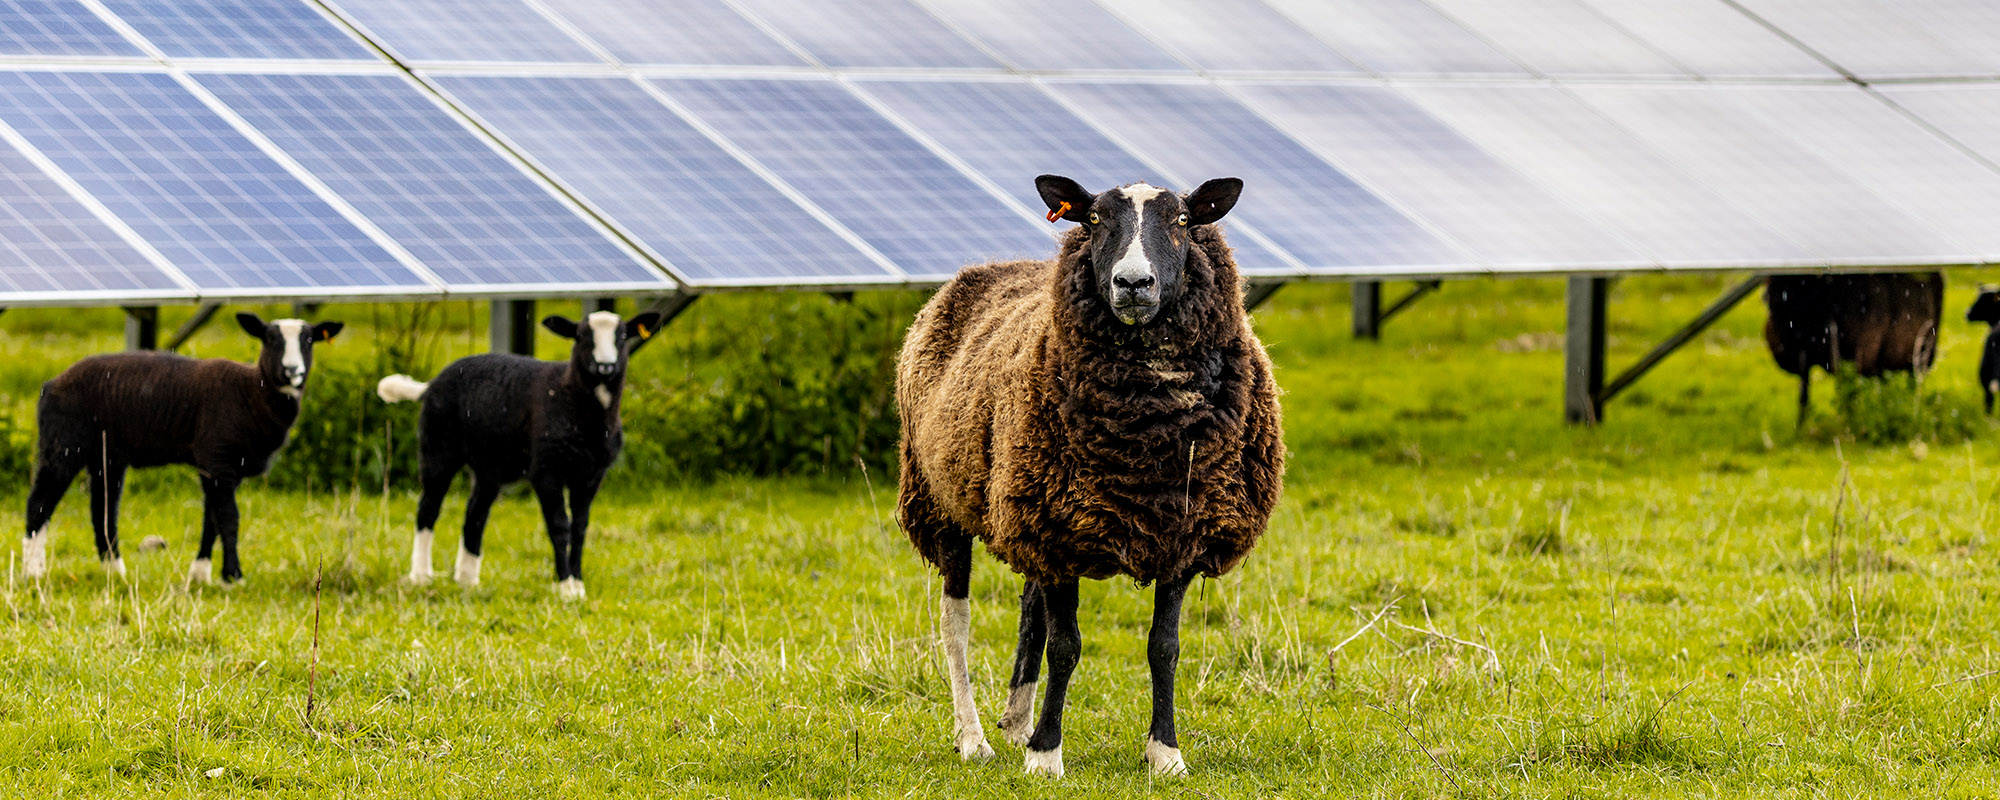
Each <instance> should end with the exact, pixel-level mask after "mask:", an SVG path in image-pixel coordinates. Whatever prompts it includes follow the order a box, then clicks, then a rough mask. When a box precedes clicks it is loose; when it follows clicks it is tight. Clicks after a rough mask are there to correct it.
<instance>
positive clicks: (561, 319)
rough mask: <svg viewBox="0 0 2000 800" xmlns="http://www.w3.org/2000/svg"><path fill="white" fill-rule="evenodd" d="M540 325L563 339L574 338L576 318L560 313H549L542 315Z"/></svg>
mask: <svg viewBox="0 0 2000 800" xmlns="http://www.w3.org/2000/svg"><path fill="white" fill-rule="evenodd" d="M542 327H544V328H548V329H549V332H550V333H553V334H555V335H557V336H561V337H563V338H564V339H574V338H576V320H573V319H570V318H569V317H565V316H563V315H561V314H550V315H548V316H546V317H543V318H542Z"/></svg>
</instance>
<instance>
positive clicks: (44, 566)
mask: <svg viewBox="0 0 2000 800" xmlns="http://www.w3.org/2000/svg"><path fill="white" fill-rule="evenodd" d="M50 454H51V448H50V447H49V445H48V444H47V443H46V442H44V443H43V445H42V454H41V464H40V465H38V466H37V467H36V468H35V485H34V488H32V489H30V490H29V491H28V509H27V521H28V526H27V531H26V533H25V534H24V535H23V536H22V538H21V572H22V573H23V574H25V575H26V576H27V577H29V578H40V577H42V576H43V575H47V574H48V571H49V557H48V546H49V518H50V517H53V516H55V513H56V504H57V503H60V502H62V496H63V493H64V492H67V491H69V485H70V483H71V482H72V481H74V480H76V473H77V471H78V470H80V469H82V466H81V465H78V464H72V463H69V462H68V461H66V460H64V459H61V458H51V457H50Z"/></svg>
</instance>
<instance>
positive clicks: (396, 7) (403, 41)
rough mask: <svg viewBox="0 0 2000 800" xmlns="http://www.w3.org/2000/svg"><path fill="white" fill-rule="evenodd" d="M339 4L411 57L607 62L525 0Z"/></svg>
mask: <svg viewBox="0 0 2000 800" xmlns="http://www.w3.org/2000/svg"><path fill="white" fill-rule="evenodd" d="M337 7H338V8H339V9H340V10H341V11H342V12H344V13H345V14H347V15H348V16H349V17H351V18H352V19H354V20H355V21H357V22H359V23H360V24H361V25H362V26H363V27H364V28H366V29H367V30H368V32H369V33H371V34H373V35H374V36H375V37H376V38H377V39H378V41H380V42H382V43H383V44H385V45H386V46H388V47H389V48H390V49H391V50H392V51H394V52H395V53H396V54H397V55H399V56H401V57H402V58H404V59H407V60H410V61H418V62H453V61H458V62H468V61H470V62H480V61H485V62H528V63H571V64H598V63H602V59H599V58H598V57H597V55H596V54H595V53H592V52H591V51H590V49H589V48H588V47H585V46H584V45H583V43H581V42H578V41H577V40H576V39H575V38H573V37H571V36H570V35H569V34H568V33H565V32H564V31H563V30H562V28H560V27H558V26H557V25H556V24H555V23H554V22H552V21H550V20H549V18H547V17H544V16H542V14H541V13H540V12H539V11H536V10H535V9H534V8H533V7H531V6H529V5H528V4H527V3H525V2H522V0H337Z"/></svg>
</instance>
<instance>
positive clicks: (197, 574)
mask: <svg viewBox="0 0 2000 800" xmlns="http://www.w3.org/2000/svg"><path fill="white" fill-rule="evenodd" d="M208 576H209V561H208V559H206V558H197V559H195V560H194V563H192V564H189V565H188V585H189V586H193V585H194V584H197V583H207V582H208Z"/></svg>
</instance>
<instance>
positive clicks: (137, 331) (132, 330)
mask: <svg viewBox="0 0 2000 800" xmlns="http://www.w3.org/2000/svg"><path fill="white" fill-rule="evenodd" d="M159 345H160V307H159V306H126V307H125V349H127V350H153V349H156V348H158V347H159Z"/></svg>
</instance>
